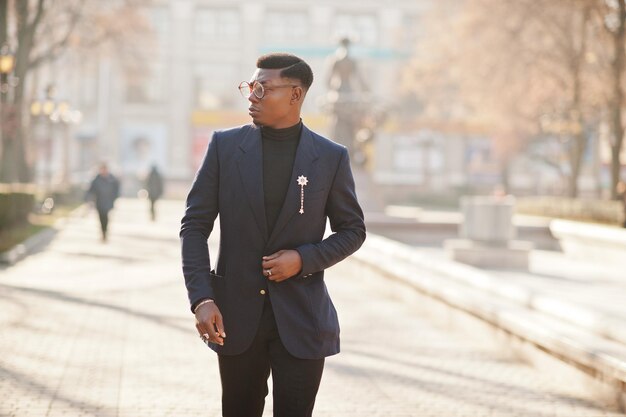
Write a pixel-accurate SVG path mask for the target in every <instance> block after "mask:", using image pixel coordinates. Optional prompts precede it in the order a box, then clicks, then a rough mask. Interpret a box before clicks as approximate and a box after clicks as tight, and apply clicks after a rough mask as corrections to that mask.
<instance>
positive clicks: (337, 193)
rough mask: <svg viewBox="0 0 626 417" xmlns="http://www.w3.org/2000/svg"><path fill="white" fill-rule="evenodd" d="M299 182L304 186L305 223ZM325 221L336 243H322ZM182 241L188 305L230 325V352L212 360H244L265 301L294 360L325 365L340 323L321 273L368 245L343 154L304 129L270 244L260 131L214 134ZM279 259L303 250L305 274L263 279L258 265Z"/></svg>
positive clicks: (222, 351)
mask: <svg viewBox="0 0 626 417" xmlns="http://www.w3.org/2000/svg"><path fill="white" fill-rule="evenodd" d="M302 175H304V176H305V177H306V178H307V179H308V184H307V185H306V186H305V187H304V213H303V214H300V213H299V211H300V186H299V185H298V183H297V178H298V177H299V176H302ZM218 214H219V222H220V244H219V257H218V259H217V264H216V265H215V269H214V270H212V268H211V261H210V256H209V251H208V247H207V239H208V237H209V235H210V233H211V231H212V230H213V224H214V221H215V219H216V217H217V216H218ZM327 218H328V219H329V220H330V226H331V229H332V231H333V233H332V234H331V235H330V236H328V237H327V238H326V239H323V237H324V232H325V229H326V219H327ZM180 237H181V242H182V264H183V273H184V276H185V284H186V286H187V291H188V295H189V301H190V303H191V305H192V306H193V305H194V304H196V303H197V302H198V301H199V300H201V299H203V298H212V299H214V300H215V303H216V304H217V306H218V307H219V309H220V311H221V313H222V316H223V318H224V328H225V331H226V335H227V337H226V339H225V340H224V346H219V345H216V344H211V348H212V349H213V350H215V351H216V352H218V353H220V354H224V355H236V354H239V353H242V352H244V351H245V350H246V349H247V348H248V347H249V346H250V344H251V343H252V340H253V338H254V336H255V334H256V331H257V327H258V325H259V321H260V318H261V313H262V310H263V302H264V297H270V300H271V303H272V307H273V309H274V315H275V317H276V324H277V327H278V332H279V334H280V338H281V341H282V342H283V344H284V345H285V347H286V348H287V350H288V351H289V352H290V353H291V354H292V355H294V356H296V357H299V358H304V359H319V358H323V357H325V356H330V355H334V354H336V353H338V352H339V322H338V320H337V312H336V310H335V307H334V305H333V303H332V301H331V299H330V296H329V295H328V291H327V289H326V285H325V283H324V270H325V269H326V268H328V267H330V266H332V265H334V264H336V263H337V262H339V261H341V260H342V259H344V258H346V257H347V256H349V255H350V254H352V253H354V252H355V251H356V250H357V249H358V248H359V247H360V246H361V244H362V243H363V241H364V240H365V224H364V220H363V211H362V210H361V207H360V206H359V203H358V201H357V197H356V193H355V190H354V179H353V177H352V171H351V169H350V162H349V158H348V152H347V150H346V148H345V147H343V146H341V145H339V144H337V143H335V142H332V141H330V140H328V139H326V138H324V137H322V136H320V135H318V134H316V133H314V132H312V131H311V130H309V129H308V128H307V127H306V126H303V128H302V133H301V136H300V143H299V145H298V148H297V151H296V156H295V160H294V165H293V172H292V174H291V180H290V183H289V188H288V190H287V194H286V196H285V202H284V204H283V207H282V209H281V212H280V215H279V217H278V219H277V221H276V226H275V227H274V230H273V231H272V233H271V234H270V233H269V231H268V230H267V222H266V219H265V202H264V194H263V155H262V141H261V130H260V129H259V128H258V127H257V126H255V125H245V126H241V127H237V128H233V129H229V130H223V131H217V132H215V133H214V134H213V138H212V140H211V142H210V144H209V147H208V150H207V153H206V155H205V157H204V161H203V163H202V166H201V167H200V169H199V170H198V173H197V174H196V178H195V180H194V182H193V185H192V187H191V191H190V192H189V196H188V197H187V208H186V211H185V215H184V217H183V219H182V227H181V231H180ZM281 249H295V250H297V251H298V252H299V253H300V256H301V257H302V270H301V271H300V273H299V274H298V275H297V276H294V277H292V278H289V279H287V280H285V281H282V282H279V283H276V282H273V281H269V280H268V279H267V278H266V277H265V276H264V275H263V271H262V267H261V258H262V257H263V256H265V255H270V254H272V253H274V252H276V251H278V250H281ZM357 290H358V289H356V288H355V291H357Z"/></svg>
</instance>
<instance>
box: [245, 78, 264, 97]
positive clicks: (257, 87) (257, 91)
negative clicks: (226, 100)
mask: <svg viewBox="0 0 626 417" xmlns="http://www.w3.org/2000/svg"><path fill="white" fill-rule="evenodd" d="M239 92H240V93H241V95H242V96H243V97H244V98H248V96H249V95H250V93H253V94H254V95H255V97H256V98H259V99H260V98H263V96H264V95H265V89H264V88H263V84H261V83H254V84H253V85H251V84H250V83H249V82H247V81H243V82H242V83H241V84H239Z"/></svg>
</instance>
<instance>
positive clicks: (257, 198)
mask: <svg viewBox="0 0 626 417" xmlns="http://www.w3.org/2000/svg"><path fill="white" fill-rule="evenodd" d="M239 148H240V150H241V152H242V155H241V157H240V158H239V161H238V165H239V175H240V176H241V182H242V183H243V186H244V189H245V191H246V192H245V194H246V195H247V197H248V202H249V203H250V207H251V208H252V213H253V214H254V219H255V220H256V222H257V225H258V226H259V230H260V231H261V233H262V234H263V239H264V240H265V241H267V238H268V231H267V220H266V219H265V195H264V192H263V143H262V142H261V130H260V129H259V128H258V127H256V126H254V125H252V128H251V129H250V130H248V133H247V135H246V137H245V138H244V140H243V141H242V142H241V144H240V145H239Z"/></svg>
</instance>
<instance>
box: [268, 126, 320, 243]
mask: <svg viewBox="0 0 626 417" xmlns="http://www.w3.org/2000/svg"><path fill="white" fill-rule="evenodd" d="M318 158H319V155H318V153H317V149H316V148H315V142H314V141H313V135H312V134H311V131H310V130H309V129H308V128H307V127H306V126H304V125H303V126H302V132H301V133H300V143H299V144H298V149H297V150H296V157H295V160H294V162H293V170H292V172H291V179H290V180H289V186H288V187H287V195H286V196H285V201H284V203H283V206H282V208H281V210H280V214H279V215H278V219H277V220H276V225H275V226H274V230H272V234H271V236H270V237H269V242H268V244H271V242H272V241H273V240H274V239H276V237H277V236H278V235H279V234H280V232H281V231H282V229H283V228H284V227H285V226H286V225H287V223H288V222H289V220H290V219H291V218H292V217H293V216H294V215H296V214H298V211H299V210H300V186H299V185H298V183H297V180H298V177H299V176H301V175H304V176H305V177H307V178H308V179H311V178H312V177H313V176H314V168H315V166H314V162H315V161H316V160H317V159H318ZM309 186H310V185H309ZM304 194H305V205H306V186H305V191H304ZM305 210H306V207H305ZM305 215H306V211H305Z"/></svg>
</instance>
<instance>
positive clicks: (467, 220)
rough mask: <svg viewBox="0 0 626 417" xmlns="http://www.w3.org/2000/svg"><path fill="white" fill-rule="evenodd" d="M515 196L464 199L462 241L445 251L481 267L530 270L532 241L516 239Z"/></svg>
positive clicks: (450, 242) (447, 244) (455, 241)
mask: <svg viewBox="0 0 626 417" xmlns="http://www.w3.org/2000/svg"><path fill="white" fill-rule="evenodd" d="M514 207H515V199H514V198H513V197H510V196H509V197H504V198H498V197H463V199H462V200H461V210H462V212H463V216H464V219H463V223H462V224H461V227H460V231H459V232H460V237H461V238H460V239H449V240H447V241H445V242H444V248H445V249H446V251H447V252H448V253H450V255H451V257H452V259H453V260H455V261H458V262H463V263H466V264H469V265H473V266H477V267H480V268H514V269H528V260H529V254H530V251H531V250H532V249H533V244H532V243H531V242H526V241H520V240H513V238H514V237H515V235H516V229H515V226H514V225H513V221H512V220H513V208H514Z"/></svg>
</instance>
